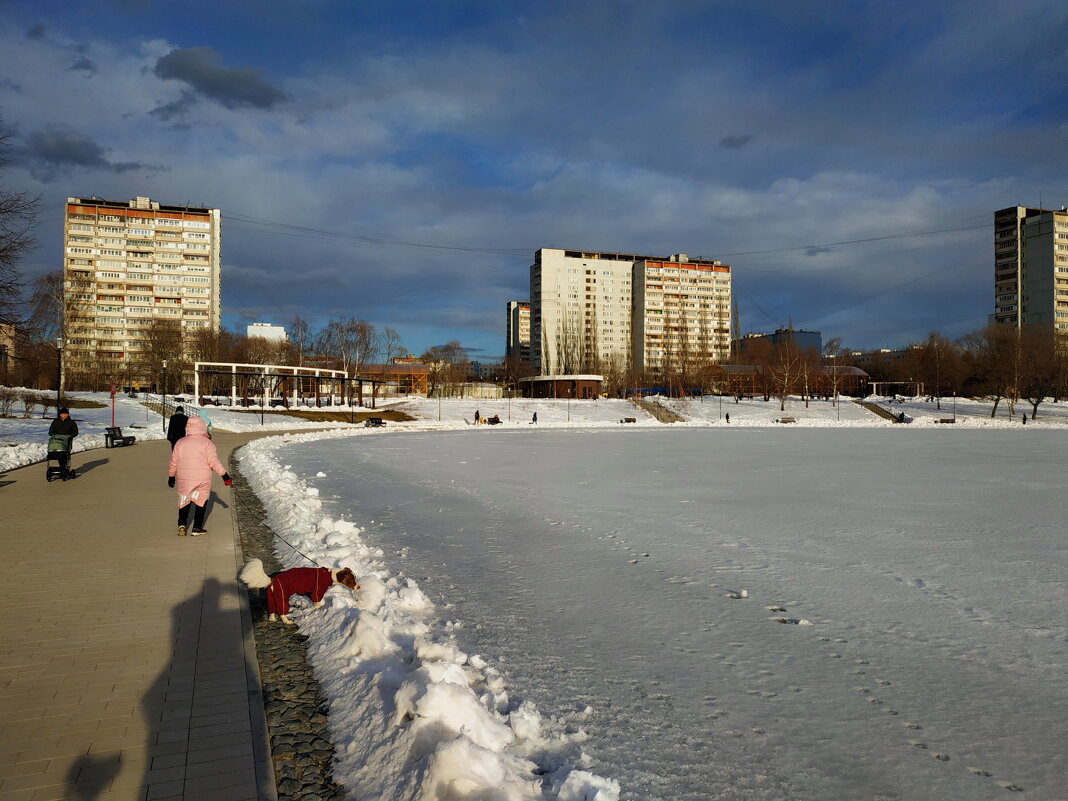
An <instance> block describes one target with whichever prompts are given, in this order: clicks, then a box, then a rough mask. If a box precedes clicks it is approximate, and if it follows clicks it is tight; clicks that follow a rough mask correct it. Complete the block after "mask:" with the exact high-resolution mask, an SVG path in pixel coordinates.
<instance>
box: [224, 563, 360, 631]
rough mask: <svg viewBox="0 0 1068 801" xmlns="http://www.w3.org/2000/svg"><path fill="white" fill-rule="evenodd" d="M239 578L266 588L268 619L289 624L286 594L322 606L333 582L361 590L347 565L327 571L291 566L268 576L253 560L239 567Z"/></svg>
mask: <svg viewBox="0 0 1068 801" xmlns="http://www.w3.org/2000/svg"><path fill="white" fill-rule="evenodd" d="M238 578H239V579H241V581H242V582H244V584H245V585H246V586H248V587H252V588H254V589H266V590H267V619H268V620H279V619H280V620H281V621H282V622H283V623H287V624H289V625H292V624H293V621H292V620H290V619H289V596H290V595H307V596H308V597H309V598H311V600H312V602H313V603H314V605H315V607H316V608H318V607H320V606H322V603H323V596H324V595H326V591H327V590H328V589H330V588H331V587H333V586H334V585H335V584H343V585H344V586H346V587H348V588H349V589H350V590H353V591H356V590H358V589H360V585H359V584H357V583H356V574H355V573H353V572H352V571H351V570H350V569H349V568H347V567H343V568H340V569H338V570H330V569H329V568H325V567H291V568H290V569H289V570H283V571H281V572H279V573H275V574H274V575H273V576H268V575H267V572H266V571H265V570H264V569H263V562H261V561H260V560H259V559H252V560H250V561H249V562H248V563H246V564H245V566H244V567H243V568H241V573H240V574H239V575H238Z"/></svg>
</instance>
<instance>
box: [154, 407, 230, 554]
mask: <svg viewBox="0 0 1068 801" xmlns="http://www.w3.org/2000/svg"><path fill="white" fill-rule="evenodd" d="M212 472H215V473H218V474H219V475H220V476H222V480H223V483H224V484H225V485H226V486H228V487H229V486H230V485H231V484H233V481H232V480H231V479H230V474H229V473H227V472H226V468H224V467H223V466H222V464H221V463H220V462H219V454H218V453H217V452H216V450H215V443H213V442H212V441H211V440H210V439H209V438H208V426H207V424H205V422H204V421H203V420H201V419H200V418H199V417H190V418H189V422H188V423H186V426H185V436H184V437H182V438H181V439H180V440H178V443H177V444H176V445H175V446H174V450H173V451H171V463H170V465H169V467H168V469H167V476H168V478H167V486H168V487H175V483H176V480H177V487H175V488H176V489H177V490H178V536H179V537H184V536H185V531H186V529H185V519H186V516H187V513H188V510H189V505H190V504H192V505H193V506H194V507H195V510H194V512H193V531H192V532H191V533H192V535H193V536H194V537H199V536H200V535H201V534H207V533H208V532H207V531H205V530H204V504H205V503H207V501H208V498H209V497H210V496H211V474H212Z"/></svg>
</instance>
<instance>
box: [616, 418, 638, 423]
mask: <svg viewBox="0 0 1068 801" xmlns="http://www.w3.org/2000/svg"><path fill="white" fill-rule="evenodd" d="M619 422H621V423H637V422H638V418H637V417H624V418H623V419H622V420H620V421H619Z"/></svg>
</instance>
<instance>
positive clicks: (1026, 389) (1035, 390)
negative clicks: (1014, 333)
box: [1019, 325, 1065, 420]
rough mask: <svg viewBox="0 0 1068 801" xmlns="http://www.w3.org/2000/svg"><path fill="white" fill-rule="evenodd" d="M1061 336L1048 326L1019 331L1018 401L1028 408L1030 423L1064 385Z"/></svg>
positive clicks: (1063, 359) (1029, 327)
mask: <svg viewBox="0 0 1068 801" xmlns="http://www.w3.org/2000/svg"><path fill="white" fill-rule="evenodd" d="M1064 372H1065V357H1064V342H1063V335H1060V334H1058V333H1057V331H1056V330H1054V328H1053V326H1051V325H1029V326H1026V327H1024V329H1023V330H1022V331H1020V379H1019V388H1020V397H1022V398H1025V399H1026V400H1027V401H1028V402H1029V403H1030V404H1031V419H1032V420H1034V419H1035V417H1036V416H1038V406H1039V404H1040V403H1042V401H1044V400H1045V399H1046V398H1048V397H1051V396H1053V395H1055V394H1056V392H1057V388H1058V387H1059V386H1060V385H1061V384H1062V383H1063V381H1064Z"/></svg>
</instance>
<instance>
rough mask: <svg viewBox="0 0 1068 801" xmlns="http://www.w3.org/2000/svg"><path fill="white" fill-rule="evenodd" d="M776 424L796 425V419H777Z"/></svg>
mask: <svg viewBox="0 0 1068 801" xmlns="http://www.w3.org/2000/svg"><path fill="white" fill-rule="evenodd" d="M775 422H776V423H796V422H797V418H796V417H779V418H777V419H776V420H775Z"/></svg>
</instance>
